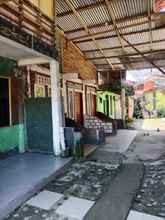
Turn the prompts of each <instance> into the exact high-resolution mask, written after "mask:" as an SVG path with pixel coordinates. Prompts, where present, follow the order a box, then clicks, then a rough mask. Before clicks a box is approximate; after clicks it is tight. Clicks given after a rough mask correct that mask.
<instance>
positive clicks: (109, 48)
mask: <svg viewBox="0 0 165 220" xmlns="http://www.w3.org/2000/svg"><path fill="white" fill-rule="evenodd" d="M162 42H164V43H165V39H162V40H155V41H153V42H152V43H153V44H156V43H162ZM148 44H150V41H147V42H144V43H136V44H134V46H143V45H148ZM125 48H130V46H129V45H125ZM119 49H121V47H120V46H117V47H108V48H102V50H103V51H107V50H111V51H112V50H119ZM82 52H83V53H93V52H98V50H97V49H95V50H82Z"/></svg>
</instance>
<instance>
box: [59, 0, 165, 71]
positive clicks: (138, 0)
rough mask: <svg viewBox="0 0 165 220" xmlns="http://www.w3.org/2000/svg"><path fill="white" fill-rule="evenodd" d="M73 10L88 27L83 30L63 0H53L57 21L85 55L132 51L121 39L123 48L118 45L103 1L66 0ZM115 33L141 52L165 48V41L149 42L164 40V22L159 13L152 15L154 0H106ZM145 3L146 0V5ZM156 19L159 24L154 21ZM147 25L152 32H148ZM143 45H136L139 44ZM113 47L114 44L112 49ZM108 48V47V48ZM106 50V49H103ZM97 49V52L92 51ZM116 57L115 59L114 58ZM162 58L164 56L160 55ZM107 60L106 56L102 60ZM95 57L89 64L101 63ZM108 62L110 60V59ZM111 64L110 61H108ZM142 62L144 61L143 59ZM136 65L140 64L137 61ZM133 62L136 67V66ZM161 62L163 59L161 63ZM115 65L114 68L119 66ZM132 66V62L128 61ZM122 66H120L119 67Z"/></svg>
mask: <svg viewBox="0 0 165 220" xmlns="http://www.w3.org/2000/svg"><path fill="white" fill-rule="evenodd" d="M69 1H70V2H71V3H72V5H73V7H74V8H75V9H76V10H77V12H78V13H79V15H80V16H81V18H82V19H83V21H84V23H85V24H86V26H87V27H88V29H89V34H87V33H86V31H85V30H84V27H83V26H82V24H81V22H80V21H79V19H78V18H77V17H76V15H74V13H73V12H72V10H71V8H70V7H69V5H68V4H67V3H66V1H65V0H57V14H58V17H57V23H58V25H59V26H60V27H61V28H62V29H63V30H64V32H66V35H67V37H68V38H69V39H71V40H72V39H73V40H74V41H73V42H74V43H75V44H76V45H77V46H78V47H79V48H80V50H82V51H86V50H87V51H88V50H95V51H93V52H92V51H91V52H85V55H86V56H87V57H88V58H95V57H104V56H105V57H111V56H118V57H120V56H121V55H122V54H123V53H124V52H125V53H126V54H135V50H134V49H133V48H131V47H128V46H127V43H126V42H124V41H123V40H122V45H123V46H124V47H125V48H124V51H123V50H122V48H121V44H120V41H119V39H118V36H117V32H116V30H115V26H114V24H113V22H112V19H111V16H109V12H108V8H107V6H106V3H105V1H103V0H69ZM109 3H110V6H111V9H112V12H111V13H113V15H114V17H115V21H116V25H117V28H118V30H119V33H120V34H121V35H123V36H124V37H125V38H126V39H127V40H128V41H129V42H130V43H131V44H133V45H137V46H136V47H137V49H138V50H140V51H141V52H146V51H151V49H152V50H153V51H154V50H156V51H157V50H162V49H164V50H165V41H164V42H160V43H159V42H156V43H152V46H151V42H150V41H151V37H152V40H153V41H160V40H165V24H162V23H161V22H160V16H158V15H155V14H154V13H153V11H154V7H153V6H154V0H150V1H145V0H111V1H109ZM148 3H150V4H149V5H148ZM149 9H150V12H151V20H152V21H151V23H150V20H149V17H148V10H149ZM157 21H159V23H158V22H157ZM150 24H151V28H152V32H150ZM91 35H92V36H93V37H94V38H95V39H96V41H97V43H98V45H99V48H101V49H103V52H104V56H103V54H102V53H100V52H99V48H97V46H96V44H95V43H94V42H93V41H92V39H91ZM143 43H144V45H139V44H143ZM114 47H117V48H116V49H114ZM111 48H112V49H111ZM104 49H106V50H104ZM96 50H97V51H96ZM116 59H117V58H116ZM162 59H164V57H162ZM103 60H104V62H105V63H107V61H106V59H103ZM103 60H101V61H103ZM101 61H100V60H99V59H97V60H93V63H95V62H97V64H98V62H99V63H100V62H101ZM111 62H112V61H111ZM112 63H113V62H112ZM144 63H146V62H144ZM138 65H140V64H138ZM138 65H137V64H136V66H138ZM164 65H165V62H164ZM121 66H122V65H119V66H118V67H121ZM132 66H135V64H132ZM122 68H123V66H122Z"/></svg>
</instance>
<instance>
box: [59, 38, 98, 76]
mask: <svg viewBox="0 0 165 220" xmlns="http://www.w3.org/2000/svg"><path fill="white" fill-rule="evenodd" d="M58 49H60V61H61V71H62V73H79V74H80V76H81V78H82V79H85V80H91V79H97V71H96V68H95V66H94V65H93V64H92V63H91V62H89V61H88V60H86V58H85V57H84V56H83V54H82V53H81V52H80V51H79V49H78V48H76V47H75V46H74V45H73V43H72V42H70V41H68V40H67V39H66V38H65V37H64V36H63V35H59V36H58Z"/></svg>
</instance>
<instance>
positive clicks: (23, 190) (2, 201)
mask: <svg viewBox="0 0 165 220" xmlns="http://www.w3.org/2000/svg"><path fill="white" fill-rule="evenodd" d="M70 160H71V159H60V158H55V157H54V156H52V155H43V154H31V153H26V154H23V155H17V156H14V157H10V158H8V159H6V160H3V161H0V219H3V218H4V217H5V216H6V215H8V214H9V213H10V212H12V211H13V210H14V209H15V208H17V207H18V206H20V205H21V204H22V203H23V202H24V201H26V200H27V199H28V198H30V197H31V196H32V195H33V194H34V193H36V192H37V191H38V190H39V189H41V188H42V187H43V186H44V185H45V184H46V183H47V182H48V181H50V180H51V178H52V177H54V175H55V174H56V173H57V171H59V170H60V169H61V168H63V167H64V166H65V165H66V164H68V163H69V162H70Z"/></svg>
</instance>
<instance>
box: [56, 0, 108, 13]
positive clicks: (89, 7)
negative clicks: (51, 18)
mask: <svg viewBox="0 0 165 220" xmlns="http://www.w3.org/2000/svg"><path fill="white" fill-rule="evenodd" d="M101 5H105V2H104V0H101V1H99V2H93V3H91V4H88V5H85V6H80V7H78V8H75V9H76V11H77V12H81V11H84V10H89V9H94V8H98V7H99V6H101ZM71 14H74V12H73V11H72V10H68V11H65V12H62V13H58V14H57V17H64V16H67V15H71Z"/></svg>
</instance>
